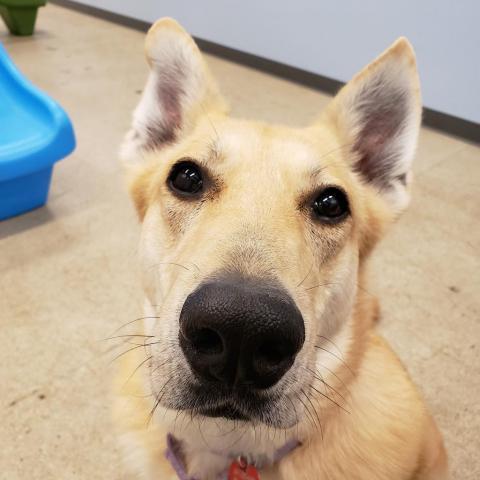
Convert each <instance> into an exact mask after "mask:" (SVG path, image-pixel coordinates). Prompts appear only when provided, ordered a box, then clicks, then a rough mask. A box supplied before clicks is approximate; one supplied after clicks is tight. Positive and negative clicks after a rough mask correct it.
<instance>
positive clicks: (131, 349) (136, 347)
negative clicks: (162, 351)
mask: <svg viewBox="0 0 480 480" xmlns="http://www.w3.org/2000/svg"><path fill="white" fill-rule="evenodd" d="M155 343H158V342H155ZM149 345H153V344H146V345H144V344H143V343H141V344H137V345H135V347H132V348H129V349H128V350H127V351H125V352H122V353H120V354H119V355H117V356H116V357H115V358H114V359H113V360H112V361H111V362H110V363H113V362H115V361H116V360H118V359H119V358H121V357H123V356H124V355H126V354H127V353H130V352H132V351H133V350H136V349H138V348H142V347H145V346H147V347H148V346H149Z"/></svg>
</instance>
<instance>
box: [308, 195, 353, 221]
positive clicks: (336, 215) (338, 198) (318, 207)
mask: <svg viewBox="0 0 480 480" xmlns="http://www.w3.org/2000/svg"><path fill="white" fill-rule="evenodd" d="M313 211H314V213H315V215H316V216H317V217H318V218H320V220H323V221H326V222H329V223H336V222H340V221H341V220H343V219H344V218H345V217H346V216H347V215H348V213H349V208H348V200H347V197H346V195H345V194H344V193H343V192H342V191H341V190H339V189H338V188H335V187H328V188H326V189H325V190H323V191H322V192H321V193H320V195H318V197H317V198H316V199H315V201H314V202H313Z"/></svg>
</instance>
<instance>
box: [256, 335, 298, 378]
mask: <svg viewBox="0 0 480 480" xmlns="http://www.w3.org/2000/svg"><path fill="white" fill-rule="evenodd" d="M294 358H295V354H294V353H293V352H291V351H290V349H289V348H288V347H287V346H286V345H284V344H282V343H281V342H278V341H275V342H274V341H268V342H264V343H262V344H261V345H260V346H259V347H258V349H257V351H256V352H255V354H254V357H253V362H252V366H253V368H254V370H255V371H256V373H257V375H265V376H267V377H268V376H271V375H276V374H281V372H284V371H286V370H288V368H289V367H290V366H291V364H292V363H293V359H294Z"/></svg>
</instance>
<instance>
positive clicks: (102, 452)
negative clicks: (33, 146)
mask: <svg viewBox="0 0 480 480" xmlns="http://www.w3.org/2000/svg"><path fill="white" fill-rule="evenodd" d="M0 41H1V42H2V43H4V45H5V46H6V48H7V50H8V51H9V53H10V54H11V56H12V57H13V59H14V61H15V62H16V63H17V64H18V66H19V67H20V68H21V69H22V71H23V72H24V73H25V74H26V75H27V76H28V77H29V78H30V79H31V80H32V81H33V82H34V83H35V84H37V85H38V86H40V87H41V88H42V89H43V90H45V91H46V92H48V93H49V94H51V95H52V96H53V97H54V98H56V99H57V100H58V101H59V102H60V103H61V104H62V105H63V106H64V107H65V109H66V110H67V111H68V112H69V114H70V115H71V118H72V120H73V123H74V125H75V128H76V133H77V137H78V148H77V150H76V151H75V153H74V154H73V155H72V156H71V157H69V158H68V159H66V160H65V161H63V162H61V163H59V164H58V166H57V167H56V168H55V174H54V178H53V185H52V190H51V195H50V201H49V204H48V206H47V207H45V208H42V209H40V210H36V211H34V212H31V213H29V214H27V215H23V216H20V217H18V218H14V219H11V220H8V221H6V222H2V223H0V345H1V348H0V391H1V394H0V406H1V410H0V412H1V413H0V415H1V418H0V445H1V448H0V479H2V480H3V479H5V480H6V479H8V480H17V479H27V478H28V479H29V480H36V479H42V480H45V479H88V480H94V479H102V480H104V479H121V478H126V477H125V476H124V475H123V474H122V467H121V462H120V455H119V452H118V449H117V446H116V441H115V437H114V434H113V432H112V428H111V425H110V423H109V410H110V399H109V385H110V378H111V368H110V367H109V360H110V359H111V358H112V353H111V352H108V351H107V350H108V345H106V344H105V342H103V341H102V340H101V339H102V338H105V337H106V336H108V334H110V333H111V332H112V331H113V330H114V329H115V328H116V327H118V326H119V325H121V324H122V323H125V322H127V321H129V320H131V319H134V318H136V317H138V316H139V315H140V314H141V294H140V292H139V287H138V283H137V281H136V278H137V277H136V275H137V271H136V260H135V253H136V241H137V235H138V227H137V224H136V219H135V215H134V213H133V209H132V208H131V206H130V203H129V200H128V198H127V195H126V193H125V190H124V186H123V179H122V172H121V169H120V167H119V164H118V160H117V155H116V152H117V148H118V145H119V143H120V140H121V138H122V136H123V134H124V132H125V131H126V129H127V126H128V123H129V119H130V112H131V110H132V108H133V106H134V105H135V103H136V101H137V100H138V95H139V93H140V90H141V89H142V87H143V83H144V78H145V73H146V67H145V64H144V61H143V53H142V44H143V34H141V33H139V32H137V31H134V30H129V29H128V28H124V27H120V26H117V25H113V24H110V23H107V22H104V21H101V20H96V19H94V18H91V17H88V16H84V15H82V14H79V13H74V12H71V11H69V10H66V9H63V8H60V7H55V6H51V5H49V6H47V7H46V8H44V9H42V10H41V11H40V14H39V19H38V29H37V33H36V35H35V36H34V37H31V38H14V37H11V36H9V35H8V34H7V32H6V30H5V29H4V27H3V26H0ZM208 63H209V64H210V66H211V68H212V70H213V71H214V73H215V75H216V76H217V78H218V79H219V82H220V85H221V87H222V90H223V92H224V93H225V94H226V95H227V97H228V98H229V99H230V101H231V103H232V106H233V110H234V113H235V114H236V115H241V116H252V117H257V118H260V119H263V120H272V121H277V122H282V121H283V122H288V123H289V124H303V123H306V122H308V121H309V120H310V119H311V118H312V117H313V116H314V115H315V114H317V113H318V111H319V110H320V109H321V108H322V107H323V106H324V105H325V104H326V102H327V101H328V99H329V97H328V96H326V95H322V94H320V93H318V92H314V91H312V90H309V89H307V88H303V87H300V86H298V85H294V84H291V83H289V82H287V81H283V80H280V79H277V78H274V77H271V76H268V75H265V74H263V73H259V72H256V71H254V70H251V69H248V68H245V67H241V66H238V65H235V64H232V63H229V62H226V61H224V60H219V59H217V58H214V57H208ZM415 171H416V183H415V187H414V191H413V202H412V205H411V208H410V209H409V211H408V213H407V214H406V215H405V216H404V217H403V219H402V220H401V221H400V223H399V224H398V225H397V226H396V227H395V228H394V230H393V231H392V232H391V234H390V235H389V237H388V239H387V240H386V241H385V242H384V243H383V245H382V246H381V247H380V248H379V250H378V252H377V255H376V256H375V259H374V261H373V272H372V277H373V278H374V281H373V283H372V286H371V290H373V291H375V292H376V293H378V295H379V296H380V298H381V301H382V307H383V312H384V320H383V321H382V323H381V325H380V329H381V331H382V332H383V333H384V335H385V336H386V337H387V338H388V339H389V340H390V342H391V343H392V344H393V346H394V347H395V349H396V350H397V352H398V353H399V354H400V356H401V357H402V359H403V360H404V362H405V363H406V365H407V366H408V369H409V370H410V372H411V374H412V376H413V378H414V379H415V381H416V382H417V383H418V384H419V385H420V386H421V388H422V390H423V392H424V394H425V396H426V398H427V400H428V402H429V404H430V405H431V408H432V410H433V412H434V414H435V417H436V418H437V420H438V423H439V424H440V426H441V428H442V430H443V432H444V434H445V438H446V442H447V446H448V450H449V452H450V458H451V465H452V472H453V476H454V478H456V479H461V480H469V479H471V480H476V479H478V478H480V456H479V452H480V407H479V405H480V361H479V360H480V273H479V272H480V255H479V252H480V226H479V223H478V222H479V218H480V187H479V185H480V148H479V147H478V146H474V145H471V144H468V143H465V142H463V141H461V140H458V139H455V138H451V137H449V136H447V135H442V134H440V133H436V132H433V131H431V130H428V129H423V130H422V133H421V139H420V149H419V153H418V158H417V163H416V166H415Z"/></svg>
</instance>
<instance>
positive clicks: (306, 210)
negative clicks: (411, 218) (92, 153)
mask: <svg viewBox="0 0 480 480" xmlns="http://www.w3.org/2000/svg"><path fill="white" fill-rule="evenodd" d="M146 52H147V59H148V63H149V65H150V75H149V78H148V82H147V84H146V87H145V90H144V92H143V96H142V99H141V101H140V103H139V105H138V107H137V109H136V110H135V113H134V118H133V126H132V129H131V131H130V132H129V134H128V135H127V138H126V140H125V143H124V145H123V149H122V155H123V158H124V159H125V160H126V161H127V163H128V165H129V167H128V168H129V178H130V189H131V194H132V197H133V200H134V203H135V206H136V208H137V211H138V214H139V217H140V219H141V221H142V237H141V245H140V255H141V262H142V268H143V282H144V288H145V292H146V297H147V301H148V305H149V308H150V310H151V312H152V313H151V316H152V319H151V320H150V321H149V322H148V330H149V331H148V332H147V333H148V334H149V335H152V336H154V339H155V340H156V341H155V342H151V343H152V346H151V349H152V350H151V354H152V362H151V369H150V380H151V384H152V388H153V391H154V394H155V396H156V398H157V400H158V402H159V403H160V404H161V405H163V406H164V407H167V408H169V409H174V410H188V411H191V412H194V413H196V414H199V415H201V416H204V417H224V418H226V419H236V420H243V421H246V422H248V421H251V422H260V423H263V424H267V425H270V426H273V427H277V428H288V427H290V426H292V425H295V424H296V423H297V422H299V420H300V419H301V418H302V417H303V416H304V415H305V413H306V412H305V410H306V409H308V403H307V401H308V402H311V398H312V394H314V395H313V396H314V397H315V392H314V391H316V392H318V393H319V394H318V395H316V397H318V398H316V399H315V401H317V400H318V401H319V402H320V401H321V399H322V398H323V397H327V396H328V392H325V393H323V390H322V388H324V386H322V383H321V382H322V381H323V380H324V379H325V378H327V377H328V376H329V375H330V374H329V373H328V372H331V373H332V374H335V371H336V370H337V368H338V367H339V365H340V364H341V358H340V356H341V355H342V354H343V355H348V352H349V350H350V349H351V348H353V347H352V345H353V344H354V342H355V335H358V329H359V328H360V327H358V321H359V320H357V319H356V317H357V316H358V312H357V314H355V311H356V309H357V308H358V305H357V304H358V296H359V292H358V282H359V276H360V273H361V266H362V264H363V261H364V259H365V258H366V257H367V256H368V254H369V252H370V250H371V248H372V247H373V245H374V244H375V243H376V241H377V240H378V239H379V238H380V237H381V235H382V234H383V232H384V230H385V227H386V226H387V225H388V224H389V223H390V222H391V221H392V220H393V219H394V218H396V216H397V215H398V214H399V213H400V212H401V211H402V210H403V209H404V207H405V206H406V204H407V203H408V189H409V184H410V178H411V172H410V167H411V162H412V158H413V155H414V150H415V145H416V140H417V134H418V130H419V124H420V112H421V107H420V95H419V86H418V78H417V73H416V67H415V59H414V54H413V51H412V49H411V47H410V45H409V43H408V42H407V41H406V40H404V39H400V40H398V41H397V42H396V43H394V44H393V46H392V47H390V48H389V49H388V50H387V51H386V52H385V53H384V54H382V55H381V56H380V57H379V58H378V59H376V60H375V61H374V62H373V63H371V64H370V65H369V66H368V67H367V68H365V69H364V70H362V71H361V72H360V73H359V74H358V75H356V76H355V77H354V78H353V80H352V81H351V82H350V83H349V84H347V86H345V87H344V88H343V89H342V90H341V91H340V92H339V94H338V95H337V96H336V97H335V99H334V100H333V101H332V102H331V104H330V105H329V106H328V108H327V109H326V110H325V111H324V113H323V114H322V115H321V116H320V117H319V119H318V120H317V121H316V122H315V123H314V124H313V125H311V126H309V127H307V128H300V129H293V128H287V127H283V126H276V125H266V124H261V123H255V122H248V121H244V120H238V119H234V118H230V117H228V116H227V107H226V104H225V102H224V100H223V99H222V97H221V96H220V93H219V91H218V89H217V86H216V84H215V83H214V81H213V79H212V77H211V75H210V74H209V72H208V69H207V66H206V64H205V62H204V61H203V59H202V56H201V53H200V52H199V50H198V48H197V46H196V45H195V43H194V41H193V40H192V38H191V37H190V36H189V35H188V34H187V33H186V32H185V31H184V30H183V29H182V28H181V27H180V26H179V25H178V24H177V23H176V22H174V21H173V20H170V19H163V20H160V21H159V22H157V23H156V24H155V25H154V26H153V27H152V28H151V30H150V32H149V33H148V37H147V40H146ZM292 108H294V106H292ZM152 338H153V337H152ZM331 341H333V342H334V343H335V344H336V345H337V346H338V348H339V349H340V350H342V352H341V353H340V352H337V351H336V350H334V348H335V347H333V346H332V345H331V343H330V342H331Z"/></svg>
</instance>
